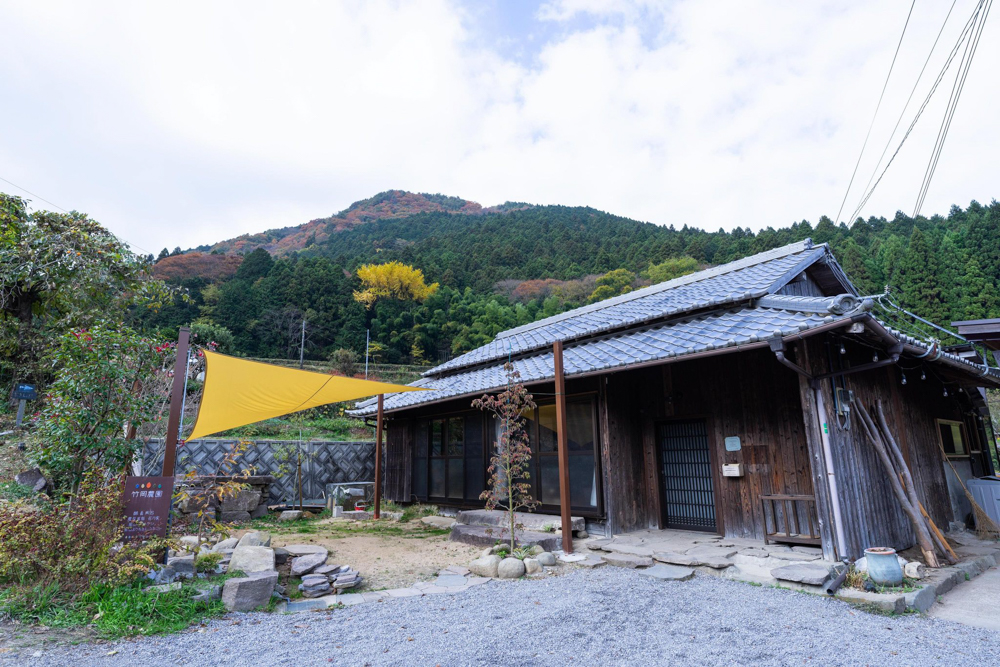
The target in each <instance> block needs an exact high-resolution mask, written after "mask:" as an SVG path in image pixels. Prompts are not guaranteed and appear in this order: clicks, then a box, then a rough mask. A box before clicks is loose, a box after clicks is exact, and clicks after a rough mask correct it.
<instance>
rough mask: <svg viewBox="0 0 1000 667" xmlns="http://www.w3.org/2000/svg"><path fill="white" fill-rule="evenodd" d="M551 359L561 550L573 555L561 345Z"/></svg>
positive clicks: (559, 341) (555, 347)
mask: <svg viewBox="0 0 1000 667" xmlns="http://www.w3.org/2000/svg"><path fill="white" fill-rule="evenodd" d="M552 359H553V363H554V364H555V373H556V433H557V437H558V447H559V508H560V510H561V511H562V548H563V551H565V552H566V553H568V554H571V553H573V523H572V520H571V518H570V497H569V440H568V436H567V433H566V377H565V375H564V374H563V345H562V341H561V340H557V341H556V342H555V343H553V344H552Z"/></svg>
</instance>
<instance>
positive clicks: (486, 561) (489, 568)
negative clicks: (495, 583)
mask: <svg viewBox="0 0 1000 667" xmlns="http://www.w3.org/2000/svg"><path fill="white" fill-rule="evenodd" d="M501 560H502V559H501V558H500V556H497V555H496V554H490V555H488V556H482V557H480V558H477V559H476V560H474V561H472V562H471V563H469V572H471V573H472V574H474V575H476V576H477V577H496V576H497V569H498V568H499V566H500V561H501Z"/></svg>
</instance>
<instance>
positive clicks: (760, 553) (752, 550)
mask: <svg viewBox="0 0 1000 667" xmlns="http://www.w3.org/2000/svg"><path fill="white" fill-rule="evenodd" d="M736 553H737V554H738V555H740V556H749V557H751V558H767V557H768V556H770V555H771V552H769V551H767V550H765V549H758V548H757V547H747V548H746V549H740V550H739V551H738V552H736Z"/></svg>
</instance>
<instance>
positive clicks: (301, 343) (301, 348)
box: [299, 315, 306, 370]
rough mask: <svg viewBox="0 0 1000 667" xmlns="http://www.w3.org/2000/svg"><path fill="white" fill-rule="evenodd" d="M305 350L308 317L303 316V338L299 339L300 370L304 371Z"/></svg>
mask: <svg viewBox="0 0 1000 667" xmlns="http://www.w3.org/2000/svg"><path fill="white" fill-rule="evenodd" d="M305 350H306V317H305V315H303V316H302V338H300V339H299V370H302V365H303V363H304V360H305Z"/></svg>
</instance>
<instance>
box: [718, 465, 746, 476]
mask: <svg viewBox="0 0 1000 667" xmlns="http://www.w3.org/2000/svg"><path fill="white" fill-rule="evenodd" d="M722 476H723V477H742V476H743V464H742V463H726V464H724V465H723V466H722Z"/></svg>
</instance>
